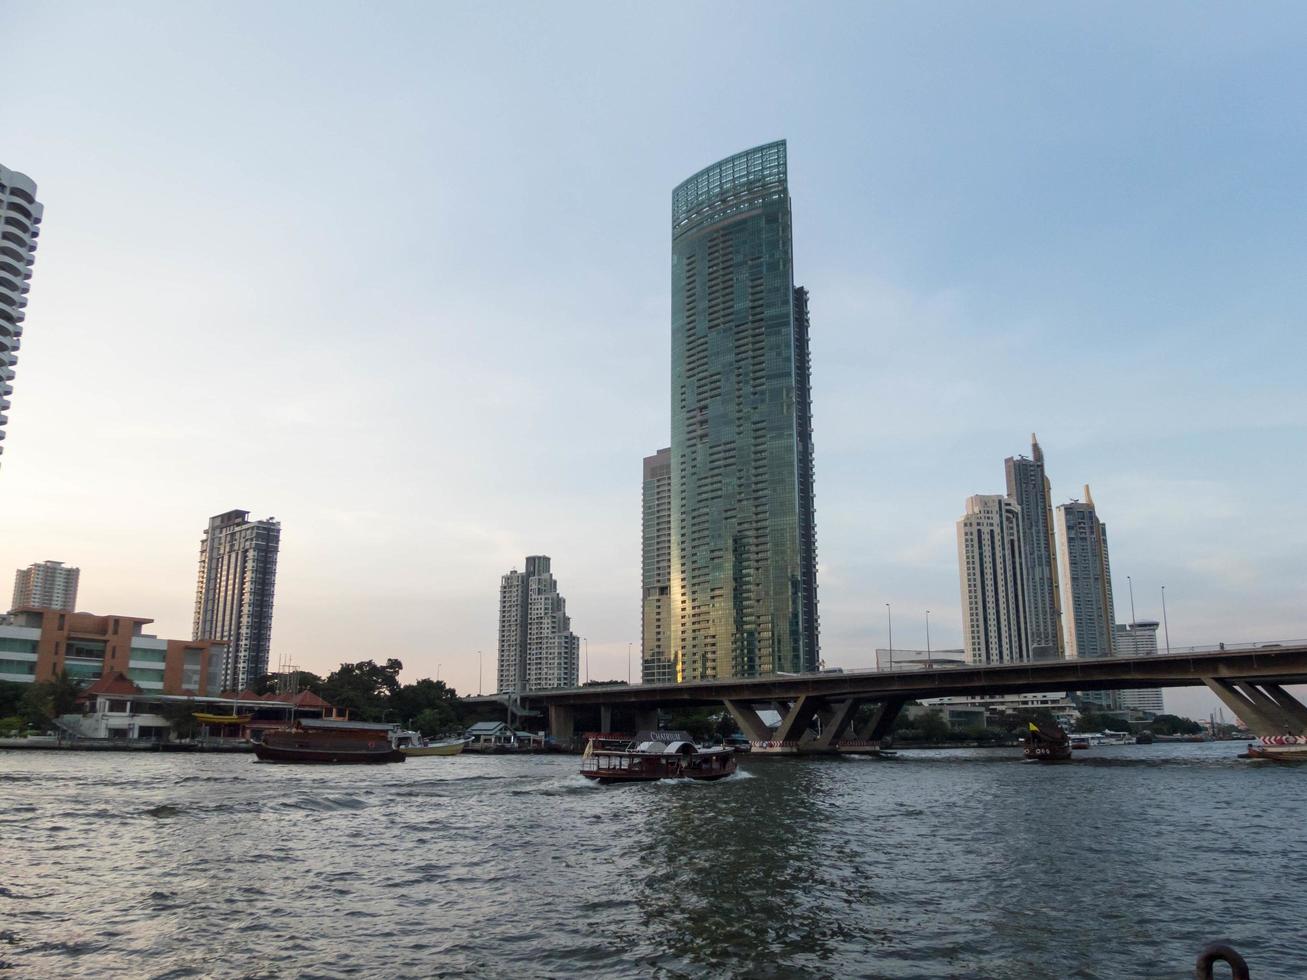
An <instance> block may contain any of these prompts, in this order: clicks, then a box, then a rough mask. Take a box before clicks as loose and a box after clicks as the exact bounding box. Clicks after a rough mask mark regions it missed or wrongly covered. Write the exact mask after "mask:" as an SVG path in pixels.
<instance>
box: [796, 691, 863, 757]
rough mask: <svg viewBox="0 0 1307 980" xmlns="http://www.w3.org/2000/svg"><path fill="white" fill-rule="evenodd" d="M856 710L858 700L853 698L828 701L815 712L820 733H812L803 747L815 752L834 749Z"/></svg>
mask: <svg viewBox="0 0 1307 980" xmlns="http://www.w3.org/2000/svg"><path fill="white" fill-rule="evenodd" d="M857 712H858V702H857V700H855V699H854V698H849V699H848V700H847V701H836V702H835V703H834V704H830V703H829V702H828V703H827V704H826V705H825V706H824V707H822V708H821V709H819V710H818V712H817V717H819V718H820V719H821V734H820V735H814V736H813V737H812V738H811V739H810V740H809V741H807V742H805V743H804V747H805V748H806V749H810V750H811V751H816V752H833V751H835V749H836V747H837V746H838V745H839V741H840V739H841V738H843V737H844V733H845V732H846V731H848V728H849V725H850V724H851V723H852V721H853V716H854V715H855V714H857Z"/></svg>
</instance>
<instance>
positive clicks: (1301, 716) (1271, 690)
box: [1262, 684, 1307, 735]
mask: <svg viewBox="0 0 1307 980" xmlns="http://www.w3.org/2000/svg"><path fill="white" fill-rule="evenodd" d="M1262 690H1263V691H1265V692H1266V693H1267V694H1268V695H1270V696H1271V697H1273V698H1274V699H1275V703H1276V704H1278V705H1279V706H1280V708H1281V710H1282V711H1284V713H1285V714H1287V715H1289V717H1290V718H1292V719H1293V720H1294V721H1295V722H1296V723H1297V725H1298V731H1297V734H1298V735H1307V706H1304V705H1303V703H1302V702H1301V701H1299V700H1298V699H1297V698H1295V697H1294V696H1293V695H1292V694H1290V693H1289V692H1288V691H1286V690H1285V689H1284V688H1282V687H1281V686H1280V685H1279V684H1263V685H1262Z"/></svg>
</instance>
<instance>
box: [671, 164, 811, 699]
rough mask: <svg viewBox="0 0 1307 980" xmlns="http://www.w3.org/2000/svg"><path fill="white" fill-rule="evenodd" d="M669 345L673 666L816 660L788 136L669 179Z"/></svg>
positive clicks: (787, 666)
mask: <svg viewBox="0 0 1307 980" xmlns="http://www.w3.org/2000/svg"><path fill="white" fill-rule="evenodd" d="M671 347H672V377H671V401H672V445H671V467H670V477H671V554H670V581H669V603H670V606H671V617H672V635H671V665H670V667H669V668H668V670H669V671H671V672H672V673H673V674H674V679H675V680H677V681H685V680H698V679H703V678H715V677H750V676H756V675H762V674H771V673H775V672H778V671H786V672H799V671H809V670H815V669H816V667H817V664H818V629H817V582H816V530H815V518H814V503H813V453H812V413H811V397H810V372H809V361H808V294H807V291H806V290H805V289H803V288H800V287H796V286H795V284H794V262H793V242H792V235H791V210H790V195H789V182H788V170H787V159H786V144H785V142H784V141H783V140H781V141H778V142H775V143H768V144H766V145H764V146H759V147H755V148H754V149H751V150H746V151H744V152H742V153H737V154H735V155H734V156H730V157H727V158H726V159H724V160H720V161H718V162H717V163H714V164H713V165H712V166H709V167H706V168H704V169H703V170H701V171H699V172H698V173H696V174H695V175H694V176H692V177H690V178H689V179H688V180H686V181H684V182H683V183H681V184H680V185H678V186H677V187H676V188H675V190H673V192H672V344H671Z"/></svg>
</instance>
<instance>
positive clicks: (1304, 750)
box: [1247, 735, 1307, 762]
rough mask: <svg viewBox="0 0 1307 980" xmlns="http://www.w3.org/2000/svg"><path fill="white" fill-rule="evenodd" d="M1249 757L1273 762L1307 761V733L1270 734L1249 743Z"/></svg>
mask: <svg viewBox="0 0 1307 980" xmlns="http://www.w3.org/2000/svg"><path fill="white" fill-rule="evenodd" d="M1247 758H1249V759H1268V760H1270V761H1271V762H1307V735H1268V736H1266V737H1264V738H1262V739H1260V740H1259V741H1258V742H1257V744H1255V745H1254V744H1249V746H1248V755H1247Z"/></svg>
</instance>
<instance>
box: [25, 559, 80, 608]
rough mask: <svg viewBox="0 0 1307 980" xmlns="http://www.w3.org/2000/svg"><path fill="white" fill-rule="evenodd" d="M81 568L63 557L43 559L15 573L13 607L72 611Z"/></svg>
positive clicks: (75, 606)
mask: <svg viewBox="0 0 1307 980" xmlns="http://www.w3.org/2000/svg"><path fill="white" fill-rule="evenodd" d="M81 575H82V570H81V569H80V568H67V567H65V566H64V563H63V562H61V561H42V562H37V563H36V564H35V565H29V566H28V567H27V568H20V569H19V570H18V571H17V572H15V573H14V601H13V602H12V603H10V606H9V608H10V609H20V608H23V607H27V606H35V607H40V608H43V609H58V610H61V611H63V612H72V611H73V610H74V609H76V608H77V581H78V579H79V578H81Z"/></svg>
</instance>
